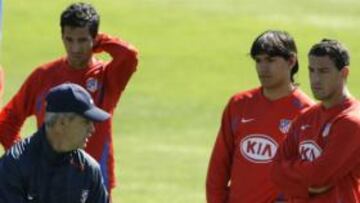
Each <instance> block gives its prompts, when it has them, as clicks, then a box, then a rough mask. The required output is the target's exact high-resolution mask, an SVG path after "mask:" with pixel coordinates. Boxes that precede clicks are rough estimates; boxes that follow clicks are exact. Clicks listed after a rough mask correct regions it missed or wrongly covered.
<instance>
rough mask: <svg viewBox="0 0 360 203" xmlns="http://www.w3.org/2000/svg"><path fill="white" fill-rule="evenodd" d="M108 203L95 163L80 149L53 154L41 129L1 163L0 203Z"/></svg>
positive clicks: (98, 169)
mask: <svg viewBox="0 0 360 203" xmlns="http://www.w3.org/2000/svg"><path fill="white" fill-rule="evenodd" d="M22 202H32V203H35V202H36V203H58V202H59V203H108V202H109V199H108V195H107V192H106V188H105V186H104V184H103V181H102V176H101V172H100V168H99V165H98V163H97V162H96V161H95V160H94V159H93V158H91V157H90V156H89V155H88V154H87V153H86V152H84V151H83V150H81V149H78V150H74V151H71V152H68V153H57V152H55V151H54V150H53V149H52V147H51V146H50V144H49V143H48V141H47V139H46V136H45V129H44V127H42V128H40V129H39V131H38V132H36V133H35V134H34V135H33V136H31V137H28V138H26V139H24V140H23V141H21V142H18V143H17V144H15V145H14V146H13V147H11V149H9V150H8V151H7V152H6V154H5V155H4V156H3V157H1V159H0V203H22Z"/></svg>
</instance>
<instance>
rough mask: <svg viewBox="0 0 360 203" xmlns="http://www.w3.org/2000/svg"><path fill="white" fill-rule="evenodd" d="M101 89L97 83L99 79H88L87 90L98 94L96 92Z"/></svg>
mask: <svg viewBox="0 0 360 203" xmlns="http://www.w3.org/2000/svg"><path fill="white" fill-rule="evenodd" d="M98 88H99V82H98V81H97V79H95V78H88V79H87V81H86V89H87V90H88V91H89V92H91V93H94V92H96V90H98Z"/></svg>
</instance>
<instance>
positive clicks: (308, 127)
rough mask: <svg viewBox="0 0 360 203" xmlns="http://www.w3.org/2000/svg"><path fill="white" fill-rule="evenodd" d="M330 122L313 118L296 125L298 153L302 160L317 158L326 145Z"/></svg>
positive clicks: (330, 126)
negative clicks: (310, 120)
mask: <svg viewBox="0 0 360 203" xmlns="http://www.w3.org/2000/svg"><path fill="white" fill-rule="evenodd" d="M332 127H333V126H332V123H331V122H324V121H321V120H313V121H312V122H303V123H302V124H301V125H299V126H297V127H296V132H297V133H296V134H297V136H298V138H299V140H298V149H297V150H298V154H299V156H300V158H301V159H302V160H307V161H313V160H315V159H317V158H318V157H319V156H320V155H321V154H322V152H323V150H324V148H325V147H326V144H327V141H328V138H329V135H330V132H331V128H332Z"/></svg>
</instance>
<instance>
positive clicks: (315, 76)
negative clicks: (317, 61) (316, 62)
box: [310, 72, 320, 84]
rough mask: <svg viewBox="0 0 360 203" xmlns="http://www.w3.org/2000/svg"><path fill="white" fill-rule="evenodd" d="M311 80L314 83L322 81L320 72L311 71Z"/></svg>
mask: <svg viewBox="0 0 360 203" xmlns="http://www.w3.org/2000/svg"><path fill="white" fill-rule="evenodd" d="M310 80H311V83H312V84H318V83H319V82H320V76H319V74H317V73H315V72H312V73H310Z"/></svg>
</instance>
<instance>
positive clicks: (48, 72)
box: [0, 3, 137, 191]
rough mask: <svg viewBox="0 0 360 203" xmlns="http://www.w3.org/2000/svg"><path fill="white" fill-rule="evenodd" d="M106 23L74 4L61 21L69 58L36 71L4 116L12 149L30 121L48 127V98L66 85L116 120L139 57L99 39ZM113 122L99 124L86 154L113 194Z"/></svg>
mask: <svg viewBox="0 0 360 203" xmlns="http://www.w3.org/2000/svg"><path fill="white" fill-rule="evenodd" d="M99 23H100V17H99V15H98V13H97V11H96V10H95V9H94V8H93V7H92V6H91V5H90V4H86V3H74V4H71V5H70V6H69V7H68V8H66V9H65V10H64V11H63V12H62V14H61V19H60V26H61V36H62V42H63V44H64V47H65V50H66V56H65V57H61V58H58V59H56V60H53V61H51V62H48V63H45V64H43V65H41V66H40V67H38V68H36V69H35V70H34V71H33V72H32V73H31V74H30V76H29V77H28V78H27V79H26V81H25V83H24V84H23V85H22V86H21V88H20V90H19V91H18V92H17V93H16V94H15V96H14V97H13V98H12V99H11V100H10V101H9V103H8V104H7V105H6V106H5V107H4V108H3V110H2V111H1V112H0V142H1V143H2V145H3V146H4V147H5V149H8V148H9V147H10V146H11V145H13V144H14V143H15V141H17V140H18V139H19V138H20V136H19V131H20V128H21V126H22V125H23V123H24V121H25V119H26V118H27V117H29V116H31V115H35V116H36V120H37V124H38V126H40V125H41V124H42V123H43V121H44V113H45V95H46V93H47V92H48V90H49V89H50V88H52V87H54V86H56V85H58V84H62V83H64V82H73V83H76V84H79V85H81V86H83V87H84V88H85V89H86V90H87V91H88V92H89V93H90V95H91V96H92V98H93V100H94V102H95V104H96V105H97V106H99V107H100V108H102V109H104V110H105V111H107V112H109V113H110V114H111V115H112V114H113V112H114V110H115V107H116V104H117V103H118V101H119V98H120V96H121V94H122V92H123V91H124V89H125V87H126V84H127V83H128V81H129V79H130V77H131V75H132V74H133V73H134V71H135V70H136V66H137V51H136V50H135V48H134V47H133V46H131V45H130V44H128V43H126V42H125V41H123V40H121V39H118V38H115V37H112V36H110V35H108V34H105V33H98V29H99ZM100 52H102V53H104V52H105V53H107V54H109V55H110V56H111V60H110V61H107V62H103V61H100V60H97V59H96V58H95V57H94V56H93V55H94V53H100ZM111 120H112V116H111V118H110V119H109V120H107V121H105V122H103V123H98V124H95V132H94V135H93V136H92V137H91V138H90V140H89V143H88V145H87V146H86V149H85V150H86V151H87V152H88V153H89V154H90V155H91V156H93V157H94V158H95V159H96V160H97V161H98V162H99V163H100V166H101V170H102V173H103V176H104V181H105V184H106V186H107V188H108V189H109V191H110V189H111V188H113V187H114V186H115V170H114V163H115V161H114V154H113V142H112V140H113V138H112V122H111Z"/></svg>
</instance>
